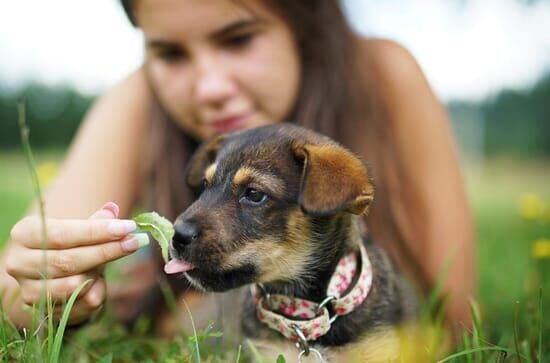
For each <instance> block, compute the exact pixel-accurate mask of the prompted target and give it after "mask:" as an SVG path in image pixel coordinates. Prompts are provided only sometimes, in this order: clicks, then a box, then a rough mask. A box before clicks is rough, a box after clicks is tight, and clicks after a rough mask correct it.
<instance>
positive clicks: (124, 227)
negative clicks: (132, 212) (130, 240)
mask: <svg viewBox="0 0 550 363" xmlns="http://www.w3.org/2000/svg"><path fill="white" fill-rule="evenodd" d="M136 228H137V225H136V222H134V221H132V220H130V219H127V220H118V221H113V222H111V223H109V225H108V226H107V230H108V231H109V233H111V234H113V235H115V236H124V235H125V234H128V233H130V232H133V231H135V230H136Z"/></svg>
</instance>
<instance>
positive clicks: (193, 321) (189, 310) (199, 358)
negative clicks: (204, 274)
mask: <svg viewBox="0 0 550 363" xmlns="http://www.w3.org/2000/svg"><path fill="white" fill-rule="evenodd" d="M182 302H183V305H184V306H185V310H187V313H188V314H189V319H190V320H191V327H192V328H193V338H194V340H195V349H196V352H197V353H196V354H197V356H196V358H197V362H198V363H201V352H200V349H199V338H198V336H197V329H196V328H195V320H194V319H193V315H192V314H191V309H189V306H187V303H186V302H185V299H182Z"/></svg>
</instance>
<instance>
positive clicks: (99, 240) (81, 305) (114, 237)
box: [6, 202, 149, 324]
mask: <svg viewBox="0 0 550 363" xmlns="http://www.w3.org/2000/svg"><path fill="white" fill-rule="evenodd" d="M118 213H119V208H118V206H117V205H116V204H115V203H111V202H110V203H107V204H105V205H104V206H103V207H102V208H101V209H100V210H98V211H97V212H95V213H94V214H93V215H92V216H91V217H90V218H89V219H87V220H76V219H53V218H47V219H46V232H47V241H46V250H42V243H43V242H42V225H41V219H40V217H39V216H31V217H26V218H23V219H22V220H21V221H19V222H18V223H17V224H16V225H15V226H14V227H13V228H12V230H11V241H12V243H11V244H10V248H9V249H8V251H7V252H6V253H7V255H6V271H7V273H8V274H10V275H11V276H12V277H14V278H15V279H16V280H17V282H18V284H19V286H20V289H21V298H22V300H23V302H24V303H26V304H29V305H32V304H36V303H37V302H38V301H39V299H40V296H41V293H42V286H43V283H44V281H43V278H45V279H46V281H45V282H46V293H47V294H48V295H50V296H51V298H52V301H53V302H54V303H56V308H54V318H56V319H59V318H60V316H61V314H62V306H61V304H60V302H62V301H64V300H66V299H68V298H69V297H70V296H71V294H72V293H73V292H74V290H75V289H76V288H77V287H78V286H79V285H80V284H82V283H83V282H84V281H86V280H88V279H92V283H91V284H90V283H88V284H87V285H86V286H85V287H84V288H83V289H82V291H81V292H80V294H79V296H78V298H77V300H76V301H75V303H74V305H73V308H72V310H71V314H70V317H69V324H77V323H79V322H82V321H84V320H86V319H87V318H88V317H90V316H91V314H93V313H94V311H96V310H98V309H99V308H100V307H101V306H102V304H103V302H104V301H105V297H106V284H105V280H104V278H103V276H102V270H103V265H104V264H105V263H107V262H109V261H113V260H115V259H118V258H120V257H124V256H126V255H128V254H130V253H132V252H134V251H136V250H137V249H138V248H139V247H141V246H144V245H145V244H147V243H148V242H149V240H148V237H147V235H146V234H140V235H132V234H131V232H133V231H135V229H136V224H135V223H134V221H131V220H120V219H118Z"/></svg>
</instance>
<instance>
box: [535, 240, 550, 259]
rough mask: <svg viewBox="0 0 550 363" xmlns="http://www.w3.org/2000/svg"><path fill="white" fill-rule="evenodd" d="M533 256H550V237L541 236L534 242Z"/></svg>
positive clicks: (540, 257)
mask: <svg viewBox="0 0 550 363" xmlns="http://www.w3.org/2000/svg"><path fill="white" fill-rule="evenodd" d="M533 257H534V258H538V259H543V258H550V239H544V238H539V239H537V240H536V241H535V242H534V243H533Z"/></svg>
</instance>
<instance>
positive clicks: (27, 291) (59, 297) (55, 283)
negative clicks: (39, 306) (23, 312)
mask: <svg viewBox="0 0 550 363" xmlns="http://www.w3.org/2000/svg"><path fill="white" fill-rule="evenodd" d="M88 279H92V280H94V281H95V280H96V279H98V275H97V273H94V272H90V273H84V274H80V275H75V276H69V277H62V278H58V279H49V280H33V279H22V280H20V281H19V286H20V287H21V299H22V300H23V302H24V303H25V304H29V305H32V304H36V303H38V302H39V301H40V297H41V296H42V294H43V293H44V286H45V291H46V296H51V299H52V301H54V302H58V301H63V300H68V299H69V298H70V297H71V295H72V294H73V292H74V291H75V290H76V289H77V288H78V287H79V286H80V285H81V284H83V283H84V281H86V280H88ZM44 284H45V285H44ZM91 287H92V283H88V284H86V285H84V287H83V288H82V290H81V291H80V293H79V294H78V296H83V295H84V294H86V293H87V292H88V291H89V290H90V288H91Z"/></svg>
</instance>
